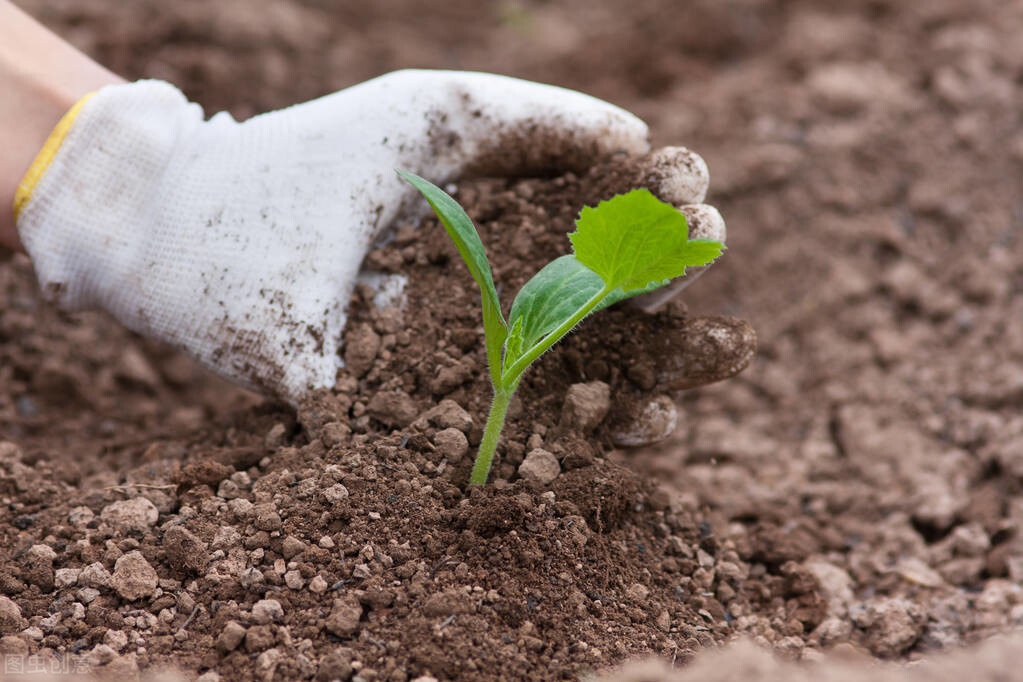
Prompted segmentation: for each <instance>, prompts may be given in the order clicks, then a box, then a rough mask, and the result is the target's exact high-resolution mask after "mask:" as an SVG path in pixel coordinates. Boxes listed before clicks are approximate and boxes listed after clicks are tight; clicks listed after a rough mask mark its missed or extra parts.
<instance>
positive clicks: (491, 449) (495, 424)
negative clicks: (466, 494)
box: [469, 388, 515, 485]
mask: <svg viewBox="0 0 1023 682" xmlns="http://www.w3.org/2000/svg"><path fill="white" fill-rule="evenodd" d="M514 392H515V389H514V388H512V390H510V391H503V390H501V389H498V388H495V389H494V402H493V404H492V405H491V406H490V414H489V415H487V428H486V429H484V431H483V440H482V441H480V449H479V452H477V453H476V462H475V464H473V465H472V475H470V476H469V484H470V485H473V484H479V485H483V484H484V483H486V482H487V476H489V475H490V465H491V464H493V462H494V453H495V452H496V451H497V440H498V438H500V437H501V429H502V428H504V417H505V415H507V414H508V405H509V403H511V397H512V393H514Z"/></svg>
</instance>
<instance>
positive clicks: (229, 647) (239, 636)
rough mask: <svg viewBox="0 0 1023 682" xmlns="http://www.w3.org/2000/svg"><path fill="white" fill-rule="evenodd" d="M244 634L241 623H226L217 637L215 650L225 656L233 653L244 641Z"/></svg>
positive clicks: (232, 621)
mask: <svg viewBox="0 0 1023 682" xmlns="http://www.w3.org/2000/svg"><path fill="white" fill-rule="evenodd" d="M245 632H246V630H245V627H244V626H243V625H242V624H241V623H239V622H237V621H234V620H231V621H228V622H227V623H225V624H224V627H223V629H222V630H221V631H220V635H219V636H218V637H217V649H218V650H219V651H220V652H221V653H225V654H226V653H229V652H231V651H234V650H235V649H237V648H238V645H240V644H241V643H242V641H243V640H244V639H245Z"/></svg>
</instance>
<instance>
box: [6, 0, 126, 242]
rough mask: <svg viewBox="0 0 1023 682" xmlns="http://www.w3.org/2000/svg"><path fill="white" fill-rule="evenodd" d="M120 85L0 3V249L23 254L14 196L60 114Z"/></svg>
mask: <svg viewBox="0 0 1023 682" xmlns="http://www.w3.org/2000/svg"><path fill="white" fill-rule="evenodd" d="M122 82H124V81H123V80H122V79H121V78H119V77H118V76H116V75H115V74H113V73H111V72H110V71H108V70H106V69H105V68H103V67H102V66H100V65H99V64H97V63H96V62H94V61H92V60H91V59H89V58H88V57H87V56H85V55H84V54H82V53H81V52H79V51H78V50H76V49H75V48H74V47H72V46H71V45H69V44H68V43H66V42H64V41H63V40H61V39H60V38H58V37H57V36H56V35H54V34H53V33H51V32H50V31H49V30H47V29H46V28H45V27H44V26H43V25H42V24H40V23H38V22H36V21H35V20H34V19H32V18H31V17H29V16H28V15H27V14H25V13H24V12H22V11H21V10H20V9H18V8H17V7H15V6H14V5H13V4H11V3H10V2H8V0H0V92H3V93H4V96H3V97H0V149H3V150H4V153H3V154H0V207H3V208H2V209H0V246H3V247H6V248H8V249H10V250H13V251H23V249H22V248H21V243H20V242H19V241H18V233H17V230H16V229H15V226H14V213H13V211H12V209H11V207H12V206H13V205H14V194H15V192H16V191H17V189H18V185H19V184H20V183H21V179H22V178H23V177H24V176H25V173H26V172H27V171H28V169H29V166H31V165H32V160H33V159H35V157H36V154H38V153H39V150H40V149H41V148H42V146H43V144H44V143H45V142H46V138H47V137H48V136H49V134H50V131H52V130H53V127H54V126H55V125H57V122H58V121H60V118H61V117H62V116H63V115H64V113H65V112H66V111H67V110H68V109H70V108H71V107H72V106H73V105H74V104H75V102H77V101H78V100H79V99H81V98H82V97H84V96H85V95H87V94H89V93H90V92H93V91H95V90H98V89H99V88H101V87H103V86H105V85H112V84H115V83H122Z"/></svg>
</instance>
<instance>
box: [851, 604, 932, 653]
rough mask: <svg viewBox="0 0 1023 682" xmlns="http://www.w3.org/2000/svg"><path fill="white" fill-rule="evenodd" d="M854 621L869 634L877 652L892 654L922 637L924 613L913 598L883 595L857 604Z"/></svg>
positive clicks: (853, 613) (867, 643)
mask: <svg viewBox="0 0 1023 682" xmlns="http://www.w3.org/2000/svg"><path fill="white" fill-rule="evenodd" d="M850 613H851V615H852V619H853V622H854V623H855V624H856V626H857V627H859V628H862V629H863V630H864V631H865V634H866V640H865V643H866V645H867V646H868V647H869V648H870V650H871V652H872V653H873V654H874V655H875V656H880V657H882V658H892V657H894V656H897V655H899V654H900V653H902V652H903V651H905V650H906V649H908V648H909V647H910V646H912V645H913V643H914V642H915V641H916V640H917V639H918V638H919V637H920V635H921V633H922V632H923V626H924V620H925V619H924V615H923V613H922V612H921V611H920V608H919V607H918V606H917V605H916V604H914V603H913V602H911V601H909V600H906V599H898V598H881V599H875V600H871V601H869V602H865V603H862V604H858V605H855V606H853V607H852V608H851V609H850Z"/></svg>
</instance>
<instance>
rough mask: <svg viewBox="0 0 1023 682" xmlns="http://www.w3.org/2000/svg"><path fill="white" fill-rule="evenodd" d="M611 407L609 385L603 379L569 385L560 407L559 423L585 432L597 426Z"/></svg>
mask: <svg viewBox="0 0 1023 682" xmlns="http://www.w3.org/2000/svg"><path fill="white" fill-rule="evenodd" d="M609 409H611V387H610V386H608V385H607V384H605V383H604V382H603V381H591V382H589V383H585V384H573V385H572V386H569V388H568V393H567V394H566V395H565V403H564V405H563V406H562V409H561V425H562V426H563V427H565V428H568V429H576V430H578V431H582V432H583V433H586V432H588V431H592V430H593V429H595V428H597V426H598V425H599V424H600V423H601V422H602V421H604V417H606V416H607V412H608V410H609Z"/></svg>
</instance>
